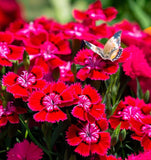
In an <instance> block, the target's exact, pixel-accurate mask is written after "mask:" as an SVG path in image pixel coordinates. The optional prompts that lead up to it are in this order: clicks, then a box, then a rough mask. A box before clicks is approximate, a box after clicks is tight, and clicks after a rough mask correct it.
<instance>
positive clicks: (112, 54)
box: [84, 31, 123, 62]
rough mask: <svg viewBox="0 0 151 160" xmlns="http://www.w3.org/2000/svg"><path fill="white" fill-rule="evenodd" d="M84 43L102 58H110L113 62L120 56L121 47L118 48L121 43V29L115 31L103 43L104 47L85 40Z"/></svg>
mask: <svg viewBox="0 0 151 160" xmlns="http://www.w3.org/2000/svg"><path fill="white" fill-rule="evenodd" d="M84 42H85V44H86V45H87V46H88V47H89V48H90V49H91V50H92V51H93V52H95V53H97V54H98V55H99V56H101V58H102V59H104V60H110V61H112V62H114V61H115V60H117V59H118V58H120V56H121V54H122V51H123V49H122V48H120V45H121V31H118V32H116V33H115V34H114V35H113V36H112V37H111V38H110V39H109V40H108V41H107V42H106V43H105V45H104V49H101V48H99V47H97V46H95V45H94V44H92V43H90V42H88V41H85V40H84Z"/></svg>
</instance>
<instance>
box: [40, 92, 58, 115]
mask: <svg viewBox="0 0 151 160" xmlns="http://www.w3.org/2000/svg"><path fill="white" fill-rule="evenodd" d="M42 103H43V105H44V106H45V107H46V110H47V111H49V112H51V111H53V110H55V109H57V110H58V104H60V103H61V100H60V96H59V95H57V94H55V93H50V94H49V95H47V96H45V97H44V98H43V102H42Z"/></svg>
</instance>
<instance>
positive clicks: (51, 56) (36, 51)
mask: <svg viewBox="0 0 151 160" xmlns="http://www.w3.org/2000/svg"><path fill="white" fill-rule="evenodd" d="M26 51H27V52H28V53H29V55H31V56H33V57H34V58H35V59H36V65H39V63H40V64H42V63H41V61H42V62H44V63H43V65H44V66H45V67H43V65H42V66H41V67H43V68H44V69H46V66H48V67H47V68H56V67H58V66H60V65H64V63H65V62H64V61H63V60H61V59H60V57H59V56H60V55H69V54H70V53H71V50H70V47H69V43H68V41H66V40H64V39H63V37H62V34H53V33H51V34H47V33H45V32H39V33H37V34H36V35H35V34H34V35H32V36H31V37H30V38H29V40H27V41H26ZM46 71H47V72H48V70H46Z"/></svg>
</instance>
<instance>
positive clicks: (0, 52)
mask: <svg viewBox="0 0 151 160" xmlns="http://www.w3.org/2000/svg"><path fill="white" fill-rule="evenodd" d="M9 53H10V50H9V48H8V46H7V43H6V42H0V56H1V57H2V58H7V54H9Z"/></svg>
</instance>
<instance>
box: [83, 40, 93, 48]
mask: <svg viewBox="0 0 151 160" xmlns="http://www.w3.org/2000/svg"><path fill="white" fill-rule="evenodd" d="M84 43H85V44H86V45H87V46H88V47H89V48H91V47H92V45H91V44H90V43H89V42H87V41H85V40H84Z"/></svg>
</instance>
